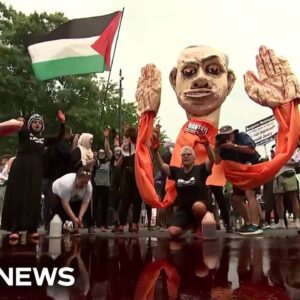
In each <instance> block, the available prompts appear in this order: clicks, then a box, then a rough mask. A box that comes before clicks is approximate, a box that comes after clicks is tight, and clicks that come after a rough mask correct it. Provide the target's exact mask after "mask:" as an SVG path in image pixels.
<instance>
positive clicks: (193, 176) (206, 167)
mask: <svg viewBox="0 0 300 300" xmlns="http://www.w3.org/2000/svg"><path fill="white" fill-rule="evenodd" d="M199 139H200V143H201V144H202V145H203V146H204V147H205V149H206V151H207V154H208V158H209V160H207V161H206V162H205V163H203V164H201V165H195V164H194V162H195V152H194V150H193V148H191V147H189V146H185V147H183V148H182V149H181V159H182V165H183V167H181V168H178V167H172V166H169V165H168V164H166V163H164V162H163V160H162V158H161V156H160V154H159V152H158V151H157V149H158V148H156V149H155V148H154V152H155V157H156V159H157V162H158V165H159V167H160V169H161V171H162V172H164V173H166V174H167V175H168V177H169V179H171V180H175V186H176V192H177V197H178V208H177V210H176V211H175V213H174V215H173V220H172V222H171V226H170V227H169V228H168V232H169V233H170V235H171V236H172V237H178V236H180V235H182V234H183V233H184V232H185V231H186V230H187V229H189V227H190V226H197V227H198V229H200V224H201V220H202V219H203V217H204V215H205V214H206V212H207V210H209V209H211V201H210V199H209V197H208V193H207V188H206V183H205V182H206V179H207V177H208V176H209V175H210V174H211V169H212V166H213V164H214V154H213V151H212V149H211V147H210V144H209V141H208V138H207V136H206V135H200V134H199ZM198 232H199V233H200V232H201V230H198Z"/></svg>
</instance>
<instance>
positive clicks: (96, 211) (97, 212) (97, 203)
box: [90, 185, 109, 227]
mask: <svg viewBox="0 0 300 300" xmlns="http://www.w3.org/2000/svg"><path fill="white" fill-rule="evenodd" d="M108 204H109V186H100V185H94V186H93V201H92V203H91V205H90V208H91V210H92V213H91V216H92V225H98V226H104V227H107V218H108Z"/></svg>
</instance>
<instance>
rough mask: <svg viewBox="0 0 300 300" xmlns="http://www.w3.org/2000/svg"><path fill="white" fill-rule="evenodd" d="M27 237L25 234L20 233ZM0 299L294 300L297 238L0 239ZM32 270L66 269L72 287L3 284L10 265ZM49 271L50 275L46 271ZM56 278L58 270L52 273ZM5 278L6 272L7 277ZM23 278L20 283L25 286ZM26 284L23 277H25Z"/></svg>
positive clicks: (276, 234) (280, 234)
mask: <svg viewBox="0 0 300 300" xmlns="http://www.w3.org/2000/svg"><path fill="white" fill-rule="evenodd" d="M24 237H25V236H24ZM0 246H1V248H0V299H1V300H2V299H124V300H125V299H126V300H127V299H136V300H143V299H147V300H150V299H158V300H164V299H199V300H200V299H204V300H205V299H226V300H227V299H242V300H244V299H245V300H247V299H251V300H253V299H257V300H264V299H272V300H276V299H293V300H296V299H300V252H299V249H300V235H298V234H297V232H296V230H288V231H270V232H267V233H264V235H262V236H260V237H246V238H245V237H242V236H240V235H237V234H230V235H226V234H225V233H219V239H218V240H216V241H201V240H195V239H194V238H193V235H191V234H187V235H185V236H184V238H182V239H181V240H178V241H176V242H175V241H171V240H170V239H169V238H168V236H167V233H165V232H158V231H151V232H148V231H142V232H140V234H139V235H134V234H124V235H123V236H115V235H113V234H109V233H97V234H96V235H88V234H85V233H83V234H82V235H81V236H80V237H70V236H65V237H63V238H61V239H49V238H47V237H42V238H41V239H40V241H39V242H38V243H36V244H35V243H33V242H32V241H27V240H26V239H25V238H22V239H21V240H20V242H19V243H17V244H16V245H12V244H10V243H9V240H8V239H7V236H6V235H3V236H2V239H1V245H0ZM20 267H22V268H29V269H27V270H32V269H30V268H36V270H37V271H36V272H41V270H43V269H45V268H46V270H48V271H49V272H50V273H51V272H53V270H60V269H61V268H64V267H70V268H72V270H73V271H72V272H71V273H69V274H71V275H72V276H73V278H74V284H72V285H71V286H69V287H67V286H63V285H62V284H60V283H59V279H61V280H63V279H65V280H66V278H63V276H60V277H59V276H58V275H57V276H56V277H55V280H54V282H53V283H50V284H48V285H47V284H46V283H45V282H44V283H43V284H41V283H40V284H41V286H38V283H37V281H36V277H35V276H34V272H32V273H30V275H28V276H30V280H29V279H28V280H29V281H30V282H31V283H32V286H30V287H27V286H26V287H24V286H23V287H17V286H16V278H14V279H15V281H14V282H13V286H8V285H7V283H6V282H5V280H4V279H3V276H4V275H6V276H8V275H9V268H20ZM51 274H53V273H51ZM56 274H58V273H56ZM10 275H11V274H10ZM14 275H15V274H14ZM24 280H25V279H23V281H24ZM25 281H26V280H25Z"/></svg>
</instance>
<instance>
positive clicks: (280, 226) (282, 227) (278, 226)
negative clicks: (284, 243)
mask: <svg viewBox="0 0 300 300" xmlns="http://www.w3.org/2000/svg"><path fill="white" fill-rule="evenodd" d="M271 228H272V229H286V227H285V226H284V225H281V224H280V223H277V224H274V225H272V226H271Z"/></svg>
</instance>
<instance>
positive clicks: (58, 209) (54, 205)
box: [50, 193, 82, 223]
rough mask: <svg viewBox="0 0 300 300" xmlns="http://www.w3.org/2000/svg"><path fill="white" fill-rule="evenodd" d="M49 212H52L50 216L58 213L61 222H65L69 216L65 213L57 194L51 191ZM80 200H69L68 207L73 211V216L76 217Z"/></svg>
mask: <svg viewBox="0 0 300 300" xmlns="http://www.w3.org/2000/svg"><path fill="white" fill-rule="evenodd" d="M50 197H51V212H52V218H53V217H54V216H55V215H56V214H57V215H59V217H60V219H61V221H62V223H65V221H67V220H70V217H69V216H68V215H67V214H66V212H65V210H64V208H63V206H62V204H61V199H60V197H58V196H57V195H55V194H53V193H51V196H50ZM81 203H82V202H81V201H74V202H70V203H69V204H70V207H71V209H72V211H73V213H74V215H75V216H77V217H78V215H79V211H80V207H81Z"/></svg>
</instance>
